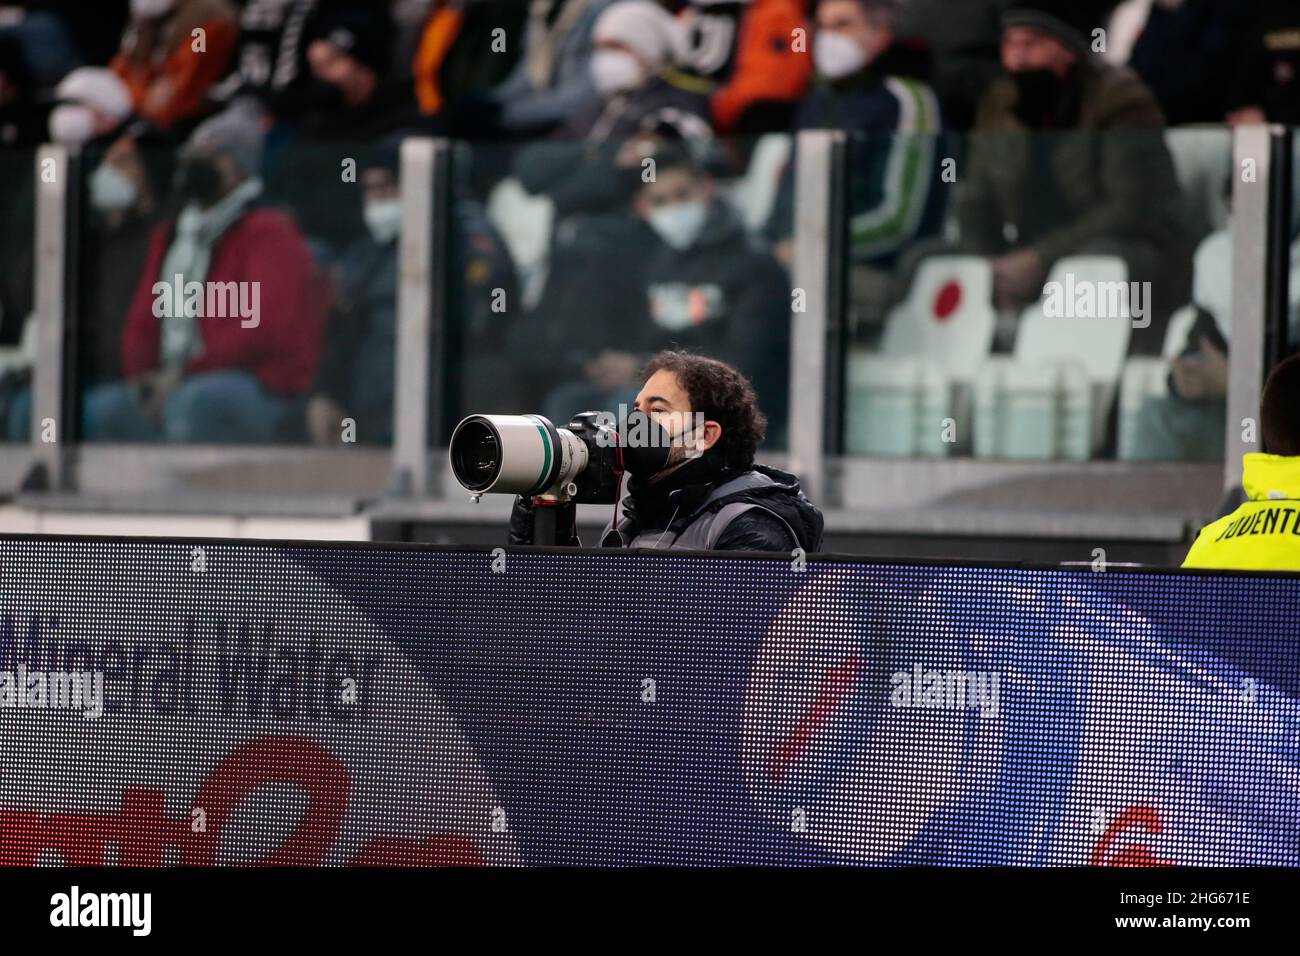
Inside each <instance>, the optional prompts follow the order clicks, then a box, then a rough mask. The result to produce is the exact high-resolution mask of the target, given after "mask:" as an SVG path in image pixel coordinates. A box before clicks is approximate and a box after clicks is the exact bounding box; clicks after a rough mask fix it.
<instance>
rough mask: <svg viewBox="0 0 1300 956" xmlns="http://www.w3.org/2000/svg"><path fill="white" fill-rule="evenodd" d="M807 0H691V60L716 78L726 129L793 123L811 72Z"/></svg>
mask: <svg viewBox="0 0 1300 956" xmlns="http://www.w3.org/2000/svg"><path fill="white" fill-rule="evenodd" d="M806 8H807V3H806V2H805V0H690V2H689V3H688V5H687V7H686V9H685V10H683V12H682V18H683V20H684V21H685V24H686V27H687V29H688V31H689V34H690V52H689V53H688V54H687V57H686V61H685V65H686V68H687V69H688V70H689V71H690V72H692V73H694V74H695V75H697V76H701V77H705V78H706V79H709V80H711V81H713V83H714V84H715V86H714V90H713V93H712V97H711V103H710V106H711V108H712V112H713V125H714V127H715V128H716V129H717V131H718V132H719V133H722V134H723V135H727V134H746V133H758V132H770V131H784V130H788V129H789V128H790V125H791V121H792V119H793V117H794V111H795V106H796V105H797V104H798V102H799V100H800V98H801V97H802V96H803V95H804V92H805V91H806V90H807V89H808V83H809V81H810V80H811V78H812V56H811V55H810V49H811V46H810V43H809V29H808V26H809V25H808V18H807V16H806V15H805V11H806Z"/></svg>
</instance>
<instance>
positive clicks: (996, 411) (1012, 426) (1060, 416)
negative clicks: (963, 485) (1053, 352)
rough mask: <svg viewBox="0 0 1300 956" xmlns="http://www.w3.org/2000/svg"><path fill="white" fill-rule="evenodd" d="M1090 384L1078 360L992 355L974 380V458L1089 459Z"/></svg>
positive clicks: (1090, 445) (1090, 444) (1090, 436)
mask: <svg viewBox="0 0 1300 956" xmlns="http://www.w3.org/2000/svg"><path fill="white" fill-rule="evenodd" d="M1091 422H1092V386H1091V382H1090V381H1089V378H1088V372H1087V370H1086V369H1085V368H1084V366H1083V365H1082V364H1081V363H1080V362H1077V361H1073V360H1070V359H1067V358H1056V359H1052V360H1049V361H1044V362H1034V363H1030V362H1023V361H1020V360H1018V359H1015V358H1008V357H1006V356H997V357H994V358H992V359H989V360H988V361H987V362H986V363H985V364H984V367H983V368H982V369H981V370H980V374H979V377H978V378H977V380H976V382H975V457H976V458H1000V459H1013V460H1048V459H1057V458H1064V459H1070V460H1074V461H1086V460H1087V459H1088V457H1089V456H1090V454H1091V451H1092V429H1091Z"/></svg>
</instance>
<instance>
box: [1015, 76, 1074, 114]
mask: <svg viewBox="0 0 1300 956" xmlns="http://www.w3.org/2000/svg"><path fill="white" fill-rule="evenodd" d="M1010 76H1011V81H1012V82H1013V83H1015V84H1016V116H1018V117H1020V120H1021V122H1023V123H1024V124H1025V125H1026V126H1033V127H1040V126H1050V125H1051V122H1052V119H1053V117H1055V116H1056V115H1057V114H1058V113H1059V112H1060V110H1061V107H1062V103H1061V99H1062V96H1063V95H1064V93H1065V83H1064V82H1063V81H1062V80H1061V78H1060V77H1059V76H1057V75H1056V73H1054V72H1053V71H1051V70H1016V71H1014V72H1012V73H1011V74H1010Z"/></svg>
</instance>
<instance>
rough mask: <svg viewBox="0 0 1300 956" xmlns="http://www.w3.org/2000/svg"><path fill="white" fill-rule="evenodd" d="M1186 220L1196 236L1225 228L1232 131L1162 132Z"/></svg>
mask: <svg viewBox="0 0 1300 956" xmlns="http://www.w3.org/2000/svg"><path fill="white" fill-rule="evenodd" d="M1165 143H1166V145H1167V146H1168V147H1169V154H1170V156H1171V157H1172V158H1173V161H1174V169H1175V171H1176V172H1177V174H1178V183H1179V185H1180V186H1182V191H1183V196H1184V197H1185V201H1186V203H1187V211H1188V220H1189V223H1190V225H1191V227H1192V228H1193V229H1194V230H1195V233H1196V234H1197V235H1204V234H1205V233H1207V232H1213V231H1216V230H1220V229H1223V228H1225V227H1226V226H1227V225H1228V218H1229V209H1228V182H1229V180H1230V179H1231V177H1232V130H1230V129H1228V128H1226V127H1206V128H1197V127H1190V128H1188V127H1182V128H1178V129H1169V130H1166V131H1165Z"/></svg>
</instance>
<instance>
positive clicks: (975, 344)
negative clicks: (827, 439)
mask: <svg viewBox="0 0 1300 956" xmlns="http://www.w3.org/2000/svg"><path fill="white" fill-rule="evenodd" d="M992 296H993V276H992V272H991V270H990V268H989V264H988V261H987V260H986V259H983V258H980V257H978V256H935V257H933V258H930V259H926V260H925V261H924V262H923V263H921V265H920V267H919V268H918V270H917V274H916V278H915V279H914V281H913V283H912V287H911V289H910V291H909V293H908V296H907V298H906V299H905V300H904V301H903V302H902V303H900V304H899V305H898V306H897V307H895V308H894V309H893V310H892V311H891V312H890V314H889V318H888V319H887V320H886V323H885V330H884V333H883V337H882V340H881V347H880V351H879V352H878V353H870V354H867V353H857V354H853V355H851V356H850V359H849V416H848V423H849V427H848V430H847V435H846V444H847V449H848V451H849V453H850V454H861V455H871V456H885V457H915V456H921V457H943V456H944V455H946V454H948V452H949V450H950V449H951V447H952V444H953V443H954V441H955V436H957V435H960V434H964V433H965V432H966V431H967V430H966V429H964V428H962V427H961V425H960V422H959V421H958V418H959V416H958V414H957V413H956V412H955V411H954V409H956V408H959V407H961V406H962V405H963V404H964V401H963V399H964V393H967V392H969V389H970V385H971V382H972V381H973V379H974V376H975V374H976V372H977V371H978V369H979V367H980V365H981V364H982V363H983V362H984V360H985V358H986V357H987V356H988V353H989V349H990V347H991V346H992V342H993V328H994V322H995V319H996V315H995V313H994V310H993V305H992ZM950 418H951V419H953V420H954V421H953V423H952V427H948V422H947V420H948V419H950ZM945 436H947V440H945Z"/></svg>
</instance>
